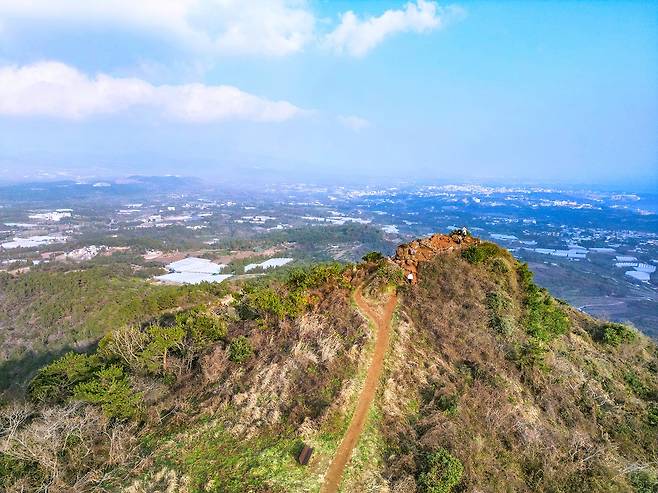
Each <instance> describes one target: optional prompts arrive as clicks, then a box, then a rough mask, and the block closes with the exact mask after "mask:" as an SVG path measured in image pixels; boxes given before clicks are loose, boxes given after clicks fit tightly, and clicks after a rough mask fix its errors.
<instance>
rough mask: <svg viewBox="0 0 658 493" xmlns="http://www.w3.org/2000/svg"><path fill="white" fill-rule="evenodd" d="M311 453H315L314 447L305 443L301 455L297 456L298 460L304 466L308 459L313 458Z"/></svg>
mask: <svg viewBox="0 0 658 493" xmlns="http://www.w3.org/2000/svg"><path fill="white" fill-rule="evenodd" d="M311 454H313V448H312V447H309V446H308V445H306V444H304V446H303V447H302V450H301V452H299V456H298V457H297V462H299V463H300V464H301V465H302V466H305V465H307V464H308V461H309V460H311Z"/></svg>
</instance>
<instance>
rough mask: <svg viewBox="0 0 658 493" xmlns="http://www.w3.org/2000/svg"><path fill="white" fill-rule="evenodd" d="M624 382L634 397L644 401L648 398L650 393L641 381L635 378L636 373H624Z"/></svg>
mask: <svg viewBox="0 0 658 493" xmlns="http://www.w3.org/2000/svg"><path fill="white" fill-rule="evenodd" d="M624 381H625V382H626V385H628V387H629V388H630V389H631V390H632V391H633V393H634V394H635V395H637V396H638V397H640V398H641V399H646V398H647V397H648V395H649V393H650V391H649V388H648V387H647V386H646V385H645V383H644V382H643V381H642V380H640V377H638V376H637V373H635V372H634V371H629V372H626V374H624Z"/></svg>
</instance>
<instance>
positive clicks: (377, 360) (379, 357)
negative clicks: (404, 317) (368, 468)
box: [320, 286, 397, 493]
mask: <svg viewBox="0 0 658 493" xmlns="http://www.w3.org/2000/svg"><path fill="white" fill-rule="evenodd" d="M354 301H355V302H356V304H357V306H358V307H359V309H361V311H362V312H363V313H365V314H366V316H367V317H368V318H369V319H370V321H371V322H372V324H373V325H374V326H375V328H376V334H377V335H376V341H375V350H374V353H373V355H372V360H371V362H370V366H369V367H368V373H367V374H366V380H365V383H364V385H363V390H362V391H361V395H359V400H358V402H357V404H356V409H355V410H354V415H353V416H352V421H351V422H350V425H349V427H348V429H347V432H346V433H345V436H344V437H343V440H342V442H341V444H340V445H339V446H338V450H337V451H336V455H335V456H334V459H333V461H332V463H331V465H330V466H329V469H328V471H327V474H326V476H325V479H324V485H323V486H322V489H321V490H320V491H321V492H322V493H335V492H337V491H338V486H339V485H340V482H341V479H342V477H343V471H344V469H345V466H346V464H347V462H348V461H349V460H350V457H351V456H352V451H353V450H354V447H356V444H357V443H358V441H359V437H360V436H361V432H362V431H363V427H364V425H365V422H366V419H367V417H368V411H369V410H370V406H371V405H372V401H373V400H374V398H375V393H376V391H377V386H378V385H379V378H380V376H381V374H382V369H383V367H384V357H385V356H386V351H387V350H388V344H389V340H390V335H391V318H392V317H393V311H394V310H395V305H396V304H397V296H396V295H395V294H393V295H392V296H391V297H390V298H389V300H388V302H387V303H386V306H385V309H384V313H383V315H381V316H380V315H379V314H377V313H376V312H375V311H374V310H373V309H372V308H371V307H370V305H369V304H368V303H367V302H366V300H365V299H364V297H363V292H362V286H359V287H358V288H357V290H356V291H355V293H354Z"/></svg>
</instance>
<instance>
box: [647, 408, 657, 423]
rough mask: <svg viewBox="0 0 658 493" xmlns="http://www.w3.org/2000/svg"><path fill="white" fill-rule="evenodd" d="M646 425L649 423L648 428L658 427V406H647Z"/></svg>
mask: <svg viewBox="0 0 658 493" xmlns="http://www.w3.org/2000/svg"><path fill="white" fill-rule="evenodd" d="M647 423H649V426H658V404H653V405H651V406H649V409H648V410H647Z"/></svg>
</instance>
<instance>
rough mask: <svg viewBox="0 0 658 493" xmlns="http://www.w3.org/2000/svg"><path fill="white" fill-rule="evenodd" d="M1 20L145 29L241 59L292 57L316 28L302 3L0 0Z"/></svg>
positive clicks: (286, 0) (258, 0)
mask: <svg viewBox="0 0 658 493" xmlns="http://www.w3.org/2000/svg"><path fill="white" fill-rule="evenodd" d="M2 19H5V20H6V21H11V20H21V19H22V20H36V21H39V20H40V21H46V22H48V23H49V24H50V25H52V23H54V22H57V23H60V24H63V25H69V26H70V25H81V26H83V27H86V28H93V27H103V28H107V26H114V27H119V28H122V29H127V30H132V31H138V32H142V31H147V32H149V33H152V34H154V35H159V36H164V37H169V38H173V39H174V40H175V41H177V42H181V43H183V44H185V45H187V46H189V47H191V48H193V49H198V50H203V51H208V52H211V53H220V54H237V55H243V54H265V55H287V54H290V53H294V52H297V51H300V50H301V49H302V48H303V47H304V45H305V44H307V43H308V42H309V41H310V40H311V39H312V38H313V36H314V30H315V16H314V15H313V13H312V12H311V11H310V10H309V9H308V7H307V5H306V2H305V1H303V0H247V1H244V0H30V1H23V0H0V21H1V20H2ZM7 24H9V23H7Z"/></svg>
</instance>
